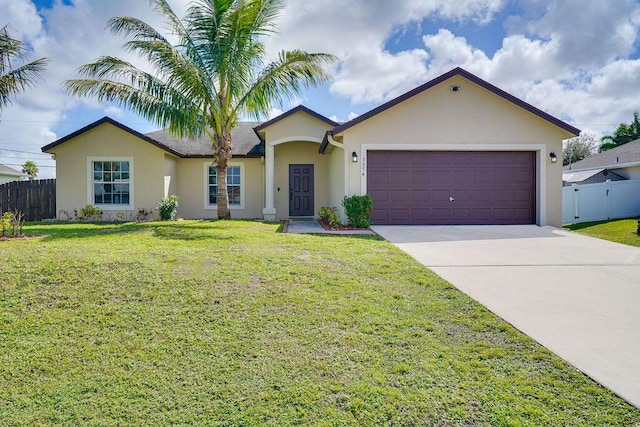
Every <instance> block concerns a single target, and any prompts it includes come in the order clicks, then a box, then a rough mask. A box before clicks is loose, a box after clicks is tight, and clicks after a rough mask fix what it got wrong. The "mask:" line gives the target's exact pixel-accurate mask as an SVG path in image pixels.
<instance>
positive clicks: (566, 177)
mask: <svg viewBox="0 0 640 427" xmlns="http://www.w3.org/2000/svg"><path fill="white" fill-rule="evenodd" d="M625 179H626V178H625V177H623V176H621V175H618V174H617V173H615V172H611V171H610V170H609V169H588V170H582V171H574V170H566V171H563V172H562V185H564V186H565V187H566V186H568V185H574V184H575V185H578V184H597V183H599V182H606V181H623V180H625Z"/></svg>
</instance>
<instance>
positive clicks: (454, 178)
mask: <svg viewBox="0 0 640 427" xmlns="http://www.w3.org/2000/svg"><path fill="white" fill-rule="evenodd" d="M367 158H368V159H367V192H368V193H369V194H370V195H371V197H372V198H373V216H372V219H371V220H372V223H374V224H534V223H535V221H536V215H535V212H536V209H535V194H536V190H535V189H536V183H535V179H536V178H535V177H536V173H535V171H536V157H535V153H534V152H530V151H369V152H368V155H367Z"/></svg>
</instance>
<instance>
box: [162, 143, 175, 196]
mask: <svg viewBox="0 0 640 427" xmlns="http://www.w3.org/2000/svg"><path fill="white" fill-rule="evenodd" d="M177 167H178V158H177V157H175V156H172V155H170V154H165V155H164V197H167V196H168V195H170V194H176V191H177V185H176V184H177V183H176V181H177V175H178V172H177Z"/></svg>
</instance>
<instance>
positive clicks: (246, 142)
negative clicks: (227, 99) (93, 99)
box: [42, 117, 264, 157]
mask: <svg viewBox="0 0 640 427" xmlns="http://www.w3.org/2000/svg"><path fill="white" fill-rule="evenodd" d="M104 123H109V124H111V125H113V126H116V127H117V128H119V129H122V130H123V131H125V132H128V133H130V134H132V135H135V136H137V137H138V138H140V139H142V140H144V141H146V142H148V143H150V144H152V145H155V146H156V147H158V148H161V149H163V150H165V151H167V152H169V153H171V154H174V155H176V156H178V157H208V156H211V155H212V154H213V150H212V149H211V142H210V141H209V140H208V139H207V138H206V137H205V138H198V139H186V138H182V139H178V138H175V137H173V136H171V134H169V132H168V131H167V130H159V131H155V132H150V133H148V134H146V135H144V134H142V133H140V132H138V131H136V130H134V129H131V128H130V127H127V126H125V125H123V124H122V123H120V122H118V121H116V120H113V119H112V118H110V117H103V118H101V119H100V120H97V121H95V122H93V123H91V124H89V125H87V126H85V127H83V128H81V129H78V130H77V131H75V132H73V133H70V134H69V135H67V136H64V137H62V138H60V139H58V140H56V141H54V142H52V143H51V144H48V145H45V146H44V147H42V151H44V152H48V151H50V150H52V149H53V148H55V147H57V146H58V145H60V144H63V143H65V142H67V141H69V140H70V139H73V138H75V137H77V136H79V135H81V134H83V133H85V132H88V131H89V130H91V129H93V128H96V127H98V126H100V125H102V124H104ZM258 124H259V123H258V122H241V123H239V124H238V126H237V127H236V128H235V129H234V130H233V131H232V132H231V138H232V141H233V151H232V155H233V156H247V157H259V156H261V155H263V154H264V144H263V143H262V142H261V141H260V138H258V135H256V133H255V132H254V130H253V128H254V127H255V126H257V125H258Z"/></svg>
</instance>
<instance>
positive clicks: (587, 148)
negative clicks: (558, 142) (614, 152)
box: [562, 132, 596, 166]
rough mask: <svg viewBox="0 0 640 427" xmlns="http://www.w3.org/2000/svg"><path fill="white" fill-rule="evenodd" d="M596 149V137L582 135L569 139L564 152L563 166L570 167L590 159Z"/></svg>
mask: <svg viewBox="0 0 640 427" xmlns="http://www.w3.org/2000/svg"><path fill="white" fill-rule="evenodd" d="M595 149H596V136H595V135H593V134H590V133H584V132H583V133H581V134H580V136H576V137H575V138H571V139H568V140H567V142H566V143H565V146H564V149H563V150H562V166H566V165H570V164H571V163H575V162H577V161H580V160H582V159H584V158H585V157H589V156H590V155H591V154H593V152H594V151H595Z"/></svg>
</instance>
